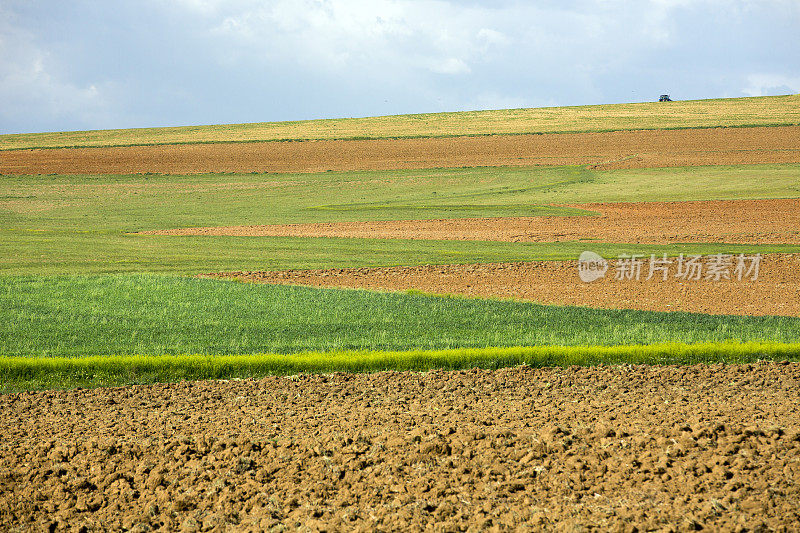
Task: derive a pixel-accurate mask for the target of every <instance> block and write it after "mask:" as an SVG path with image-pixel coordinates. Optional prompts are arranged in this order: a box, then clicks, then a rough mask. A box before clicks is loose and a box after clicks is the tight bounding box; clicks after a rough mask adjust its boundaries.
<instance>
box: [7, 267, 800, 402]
mask: <svg viewBox="0 0 800 533" xmlns="http://www.w3.org/2000/svg"><path fill="white" fill-rule="evenodd" d="M798 342H800V318H792V317H736V316H711V315H703V314H692V313H656V312H645V311H629V310H599V309H588V308H578V307H558V306H542V305H536V304H533V303H527V302H515V301H498V300H483V299H466V298H442V297H436V296H425V295H417V294H398V293H379V292H370V291H362V290H336V289H312V288H306V287H286V286H271V285H255V284H242V283H235V282H229V281H217V280H208V279H193V278H189V279H187V278H179V277H170V276H153V275H137V276H130V275H125V276H89V277H86V276H68V277H64V276H56V277H31V276H25V277H4V278H0V353H2V354H4V356H6V357H11V358H13V359H9V360H7V361H5V362H2V363H0V368H2V367H3V365H6V366H8V365H15V366H10V367H8V368H7V371H4V372H3V373H2V375H3V377H2V378H0V387H2V388H5V389H8V390H14V389H16V388H20V387H22V385H21V383H20V380H22V381H25V382H27V383H28V384H29V385H31V384H33V385H36V382H39V383H38V385H41V386H44V385H47V386H53V385H54V384H53V383H52V379H53V377H52V376H50V377H48V370H47V369H51V370H52V367H53V365H61V366H60V367H58V368H59V370H58V375H61V374H62V373H65V372H66V373H67V374H70V373H73V374H74V373H75V372H76V366H75V365H76V363H74V362H65V361H63V358H64V357H67V358H77V359H82V358H83V357H84V356H86V355H92V356H96V357H98V356H100V357H108V356H123V357H121V358H120V357H116V358H113V359H109V360H108V362H106V363H102V361H101V362H99V363H98V360H97V359H94V360H92V361H94V362H93V363H92V364H94V365H95V366H96V367H97V368H96V370H93V371H91V372H90V371H87V370H86V369H85V368H84V370H82V371H81V372H82V373H79V374H78V375H76V376H73V377H72V378H69V379H71V380H73V381H74V383H73V385H75V384H84V385H85V384H93V385H108V384H118V383H121V382H125V381H126V380H130V381H141V380H145V381H146V379H147V378H146V376H147V375H150V376H151V377H152V376H160V377H164V376H169V375H170V373H174V372H178V373H179V375H181V376H182V377H186V376H187V375H192V374H191V372H199V374H198V375H199V376H200V377H204V378H211V377H214V378H219V377H231V376H235V375H241V374H242V373H243V372H245V373H247V372H249V375H262V374H264V373H267V372H269V371H280V372H281V373H293V372H297V371H301V370H303V369H304V366H303V364H301V363H299V362H298V361H294V362H293V361H292V357H291V354H298V353H300V354H302V353H307V352H320V351H322V352H326V353H327V355H326V354H325V353H324V354H317V355H316V356H315V357H314V358H312V359H311V360H308V361H307V363H308V365H309V366H308V367H307V368H305V370H312V369H316V370H319V371H332V370H353V369H359V370H367V369H372V370H375V369H385V368H398V367H400V368H408V369H414V370H420V369H424V368H429V367H430V366H431V365H432V364H433V363H435V362H436V361H438V360H439V359H436V358H433V359H431V358H430V357H428V356H420V357H417V358H416V359H415V358H413V357H411V356H410V355H408V354H407V355H395V356H394V357H395V359H396V361H395V362H394V363H393V362H392V361H393V359H392V358H391V357H389V358H386V357H383V358H381V357H377V358H375V357H374V356H369V355H366V356H365V355H364V354H362V359H364V358H366V362H365V361H364V360H362V359H356V360H353V361H350V360H348V358H347V357H345V358H344V360H343V359H342V357H341V356H336V354H337V353H340V352H352V351H358V352H372V351H406V352H408V351H411V352H414V351H420V350H448V349H449V350H453V349H464V348H475V349H482V350H483V351H480V352H476V353H477V354H478V355H475V356H474V357H466V358H460V357H455V358H451V359H452V361H451V363H450V366H452V367H465V366H470V365H472V364H476V363H482V364H484V366H485V364H490V363H491V364H499V363H500V362H502V361H505V360H504V359H502V358H501V359H499V360H498V359H497V357H498V354H501V355H503V357H507V352H504V351H502V350H500V351H493V350H494V349H496V348H498V347H518V346H528V347H534V346H539V347H562V348H563V347H588V346H637V345H639V346H641V345H653V346H655V348H653V349H651V350H647V349H641V348H639V349H638V350H639V351H636V349H634V350H633V351H625V350H622V351H619V352H617V351H613V350H612V351H610V352H609V351H605V352H598V354H597V355H595V356H591V353H590V354H587V353H586V350H585V348H584V349H583V351H581V350H578V351H577V352H575V351H574V350H573V351H571V350H563V351H562V352H559V351H555V352H544V353H549V354H550V357H549V358H543V357H539V359H536V358H533V359H531V358H530V357H529V358H527V359H525V358H522V359H520V355H519V354H517V355H516V356H514V357H515V359H513V362H516V363H517V364H519V363H522V362H527V363H528V364H533V363H534V362H537V361H538V363H537V364H545V363H548V364H551V363H559V362H560V363H562V364H566V363H576V362H584V363H585V362H605V363H609V362H620V361H625V362H643V361H645V360H647V359H646V358H648V357H649V358H650V359H649V361H650V362H652V360H660V361H661V362H680V363H687V362H691V361H692V360H694V359H692V357H696V356H697V354H696V353H695V352H692V351H691V350H690V351H688V352H686V351H677V352H675V353H673V354H672V356H670V355H669V353H667V350H666V349H665V348H664V347H663V346H660V345H663V344H664V343H673V344H675V343H677V344H680V345H695V344H705V345H706V346H705V348H703V350H704V351H703V352H702V353H708V354H712V355H713V356H714V357H717V358H718V359H719V360H723V361H744V360H755V359H757V358H759V357H761V358H764V357H767V356H776V355H781V356H782V357H791V358H798V359H800V346H798V345H795V346H793V347H786V346H783V347H780V345H782V344H786V343H798ZM709 343H712V344H711V345H710V344H709ZM742 343H756V344H755V345H757V346H758V350H757V351H754V349H746V348H743V347H742ZM712 345H718V347H717V349H716V351H715V350H714V349H712ZM765 345H766V347H765ZM776 346H778V348H776ZM776 350H778V351H776ZM673 351H674V350H673ZM533 353H534V354H535V353H539V354H540V356H541V352H533ZM559 353H561V354H562V355H564V356H565V357H566V356H567V355H569V354H573V355H576V354H583V355H582V357H583V358H584V360H581V359H580V358H568V357H567V358H564V359H561V360H559V359H558V357H556V356H557V354H559ZM130 354H135V355H138V356H140V357H139V358H130V357H124V356H128V355H130ZM191 354H204V356H205V357H206V358H208V357H211V358H212V360H213V358H214V356H221V355H240V354H283V355H282V356H280V357H279V356H278V355H271V356H262V357H261V358H260V359H259V358H256V359H253V358H249V359H248V358H245V359H237V358H236V357H234V358H232V359H230V358H229V359H223V360H221V361H222V362H216V363H214V362H213V361H211V362H205V363H203V365H201V366H200V367H199V369H195V370H191V369H186V368H184V369H183V370H180V368H181V367H182V366H186V365H193V364H194V362H195V361H196V358H191V357H189V358H186V357H183V356H186V355H191ZM522 354H523V355H526V354H527V355H530V352H522ZM759 354H760V355H759ZM164 355H168V356H181V357H177V358H175V357H167V358H163V357H162V358H159V359H154V360H153V363H152V364H150V365H148V364H145V363H144V362H143V357H144V358H145V359H144V360H146V359H147V358H149V357H153V356H164ZM527 355H526V356H527ZM329 356H330V358H329ZM409 357H411V359H409ZM593 357H594V358H593ZM670 357H672V359H670ZM20 358H21V359H22V360H27V362H20ZM53 358H55V359H53ZM300 361H303V359H301V360H300ZM358 361H361V362H360V363H359V362H358ZM432 361H433V362H432ZM492 361H493V362H494V363H492ZM223 362H224V364H223ZM508 362H511V361H506V363H508ZM81 364H85V363H77V365H78V366H77V368H78V370H80V368H82V367H81ZM104 365H105V366H104ZM131 365H133V366H131ZM359 365H360V366H359ZM445 366H447V365H445ZM20 369H22V370H20ZM248 369H249V371H248ZM90 370H91V369H90ZM87 372H88V373H87ZM187 372H189V374H186V373H187ZM203 372H206V373H205V374H204V373H203ZM173 377H175V376H174V375H173ZM195 377H197V375H195ZM59 379H61V378H59Z"/></svg>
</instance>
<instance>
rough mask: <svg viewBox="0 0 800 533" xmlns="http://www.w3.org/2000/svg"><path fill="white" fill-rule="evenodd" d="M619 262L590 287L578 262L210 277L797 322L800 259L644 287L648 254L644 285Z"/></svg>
mask: <svg viewBox="0 0 800 533" xmlns="http://www.w3.org/2000/svg"><path fill="white" fill-rule="evenodd" d="M705 260H706V261H707V260H708V258H705ZM615 261H616V259H612V260H611V261H610V263H611V264H610V267H609V270H608V272H607V273H606V276H605V277H604V278H602V279H600V280H597V281H594V282H592V283H584V282H582V281H581V280H580V278H579V277H578V263H577V261H536V262H528V263H496V264H477V265H439V266H417V267H388V268H346V269H334V270H290V271H285V272H229V273H221V274H210V275H209V276H211V277H222V278H233V279H240V280H245V281H255V282H259V283H276V284H291V285H311V286H316V287H348V288H365V289H381V290H409V289H416V290H421V291H424V292H430V293H436V294H458V295H465V296H476V297H499V298H517V299H522V300H531V301H535V302H539V303H544V304H558V305H578V306H587V307H600V308H609V309H641V310H648V311H688V312H696V313H709V314H725V315H782V316H800V298H798V295H800V254H769V255H765V256H763V258H762V259H761V265H760V268H759V273H758V276H757V279H756V280H755V281H752V280H751V279H750V277H752V276H750V277H746V276H743V279H742V281H739V280H738V276H737V275H735V274H734V269H735V265H736V260H735V259H734V263H733V265H732V267H731V268H730V269H729V272H730V276H731V279H730V280H724V279H720V280H719V281H714V280H713V279H705V274H702V276H701V279H700V280H698V281H686V280H683V279H679V278H676V277H675V274H677V264H672V265H670V267H669V272H668V278H667V280H666V281H664V280H663V275H662V274H660V273H659V272H656V273H655V275H654V276H653V278H652V279H650V280H649V281H647V280H646V278H647V277H648V275H649V273H650V272H649V261H650V257H649V256H648V257H646V258H643V261H644V264H643V266H642V271H641V277H640V280H639V281H637V280H636V279H624V280H617V279H616V268H615ZM748 265H749V263H748ZM706 273H707V271H706Z"/></svg>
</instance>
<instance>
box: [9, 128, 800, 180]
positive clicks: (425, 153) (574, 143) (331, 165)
mask: <svg viewBox="0 0 800 533" xmlns="http://www.w3.org/2000/svg"><path fill="white" fill-rule="evenodd" d="M798 162H800V126H774V127H753V128H706V129H688V130H641V131H616V132H603V133H559V134H543V135H492V136H482V137H448V138H424V139H379V140H332V141H306V142H253V143H219V144H187V145H155V146H126V147H114V148H55V149H32V150H2V151H0V173H4V174H50V173H60V174H92V173H102V174H126V173H145V172H157V173H163V174H191V173H204V172H321V171H326V170H394V169H401V168H439V167H460V166H501V165H513V166H530V165H589V166H592V167H595V168H608V169H610V168H650V167H674V166H693V165H742V164H756V163H798Z"/></svg>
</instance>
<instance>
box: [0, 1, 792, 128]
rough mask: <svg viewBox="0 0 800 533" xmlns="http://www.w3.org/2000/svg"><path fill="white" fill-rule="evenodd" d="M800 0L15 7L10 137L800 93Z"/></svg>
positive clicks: (9, 19)
mask: <svg viewBox="0 0 800 533" xmlns="http://www.w3.org/2000/svg"><path fill="white" fill-rule="evenodd" d="M799 26H800V2H797V1H796V0H765V1H763V2H754V1H750V0H731V1H723V0H643V1H642V2H629V1H624V0H542V1H538V2H524V1H522V0H499V1H489V0H470V1H469V2H465V1H455V0H452V1H448V0H173V1H167V0H141V1H135V0H118V1H115V2H92V1H89V0H76V1H74V2H56V1H54V0H53V1H47V2H44V1H42V2H29V1H23V0H5V2H4V1H3V0H0V98H2V99H3V102H4V105H3V106H2V108H0V132H9V131H26V130H27V131H32V130H36V129H81V128H94V127H136V126H156V125H177V124H198V123H200V124H202V123H206V124H208V123H220V122H252V121H260V120H291V119H303V118H316V117H337V116H366V115H386V114H392V113H413V112H434V111H452V110H463V109H476V108H481V107H503V106H510V107H526V106H535V105H577V104H591V103H609V102H624V101H637V100H650V99H653V98H657V97H658V95H659V94H661V93H670V94H672V95H673V96H675V97H676V98H682V99H688V98H704V97H719V96H723V95H730V96H739V95H744V94H747V95H756V94H773V93H774V92H783V91H785V90H787V89H788V90H790V91H797V90H800V89H798V83H797V79H798V77H800V58H798V56H797V54H796V50H798V49H800V36H798V32H797V28H798V27H799Z"/></svg>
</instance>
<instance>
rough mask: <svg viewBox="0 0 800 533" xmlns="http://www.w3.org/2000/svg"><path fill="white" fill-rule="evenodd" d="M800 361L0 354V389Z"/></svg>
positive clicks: (753, 357) (789, 352)
mask: <svg viewBox="0 0 800 533" xmlns="http://www.w3.org/2000/svg"><path fill="white" fill-rule="evenodd" d="M769 360H783V361H798V360H800V344H798V343H794V344H786V343H761V342H750V343H701V344H680V343H663V344H653V345H646V346H643V345H632V346H536V347H507V348H494V347H492V348H479V349H455V350H412V351H333V352H305V353H299V354H291V355H286V354H274V353H265V354H249V355H227V356H220V355H202V354H194V355H174V356H136V355H132V356H89V357H81V358H71V357H52V358H50V357H48V358H45V357H36V358H27V357H6V358H0V390H2V391H4V392H11V391H17V390H27V389H38V388H70V387H96V386H113V385H128V384H136V383H153V382H170V381H181V380H200V379H232V378H233V379H236V378H255V377H261V376H268V375H294V374H301V373H331V372H378V371H386V370H392V371H427V370H432V369H446V370H458V369H466V368H487V369H496V368H501V367H512V366H518V365H528V366H531V367H549V366H569V365H596V364H604V365H620V364H681V365H687V364H697V363H724V364H733V363H755V362H758V361H769Z"/></svg>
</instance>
